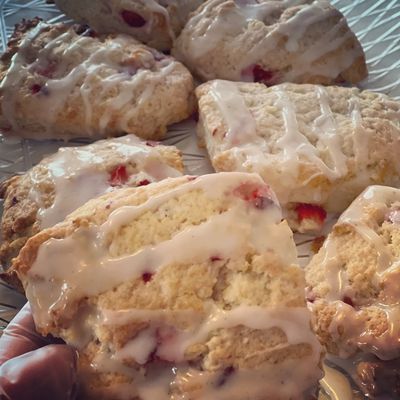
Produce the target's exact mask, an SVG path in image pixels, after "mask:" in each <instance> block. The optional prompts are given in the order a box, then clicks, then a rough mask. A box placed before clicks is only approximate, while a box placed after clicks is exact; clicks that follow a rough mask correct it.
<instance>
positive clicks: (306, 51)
mask: <svg viewBox="0 0 400 400" xmlns="http://www.w3.org/2000/svg"><path fill="white" fill-rule="evenodd" d="M172 54H173V55H174V56H175V57H177V58H178V59H179V60H181V61H182V62H183V63H184V64H185V65H186V66H187V67H188V68H189V69H190V70H191V71H192V72H193V73H194V74H196V75H197V76H198V77H199V78H201V79H203V80H205V81H206V80H211V79H227V80H232V81H245V82H262V83H265V84H266V85H275V84H278V83H281V82H295V83H318V84H326V85H329V84H333V83H337V82H343V81H346V82H350V83H356V82H359V81H361V80H362V79H364V78H365V77H366V76H367V73H368V72H367V67H366V64H365V56H364V52H363V49H362V47H361V45H360V43H359V42H358V40H357V38H356V36H355V35H354V33H353V32H352V31H351V30H350V28H349V27H348V25H347V22H346V19H345V18H344V16H343V15H342V14H341V13H340V12H339V11H338V10H337V9H336V8H334V7H333V6H331V5H330V4H329V2H328V1H325V0H316V1H310V0H300V1H296V0H289V1H270V0H246V1H235V0H208V1H207V2H206V3H205V4H203V5H202V6H200V7H199V8H198V9H197V10H196V11H195V12H194V13H193V14H192V16H191V18H190V19H189V21H188V23H187V24H186V26H185V28H184V29H183V31H182V33H181V35H180V36H179V38H178V39H177V40H176V42H175V44H174V48H173V51H172Z"/></svg>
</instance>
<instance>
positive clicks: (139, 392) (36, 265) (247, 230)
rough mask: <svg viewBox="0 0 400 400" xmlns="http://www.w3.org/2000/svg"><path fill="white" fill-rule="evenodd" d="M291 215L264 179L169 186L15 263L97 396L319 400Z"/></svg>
mask: <svg viewBox="0 0 400 400" xmlns="http://www.w3.org/2000/svg"><path fill="white" fill-rule="evenodd" d="M281 217H282V216H281V211H280V208H279V205H278V203H277V200H276V198H275V196H274V194H273V193H272V192H271V191H270V189H269V187H268V186H267V185H266V184H265V183H264V182H263V181H262V179H261V178H260V177H259V176H258V175H256V174H246V173H221V174H211V175H203V176H200V177H197V178H196V177H188V176H186V177H178V178H170V179H166V180H164V181H162V182H158V183H153V184H150V185H148V186H145V187H140V188H137V189H131V188H126V189H120V190H117V191H114V192H112V193H109V194H106V195H104V196H102V197H100V198H97V199H95V200H92V201H89V202H88V203H87V204H85V205H84V206H83V207H81V208H80V209H78V210H76V211H75V212H74V213H73V214H71V215H69V216H68V217H67V219H66V220H65V221H64V222H62V223H60V224H58V225H56V226H55V227H53V228H50V229H46V230H44V231H42V232H40V233H39V234H37V235H36V236H35V237H33V238H31V239H30V240H29V241H28V242H27V244H26V245H25V247H24V248H23V249H22V250H21V252H20V254H19V256H18V257H17V258H16V259H15V262H14V267H15V269H16V270H17V272H18V275H19V277H20V279H21V280H22V282H23V284H24V287H25V291H26V294H27V297H28V299H29V301H30V303H31V306H32V310H33V315H34V319H35V323H36V326H37V329H38V330H39V332H40V333H42V334H43V335H46V334H49V333H51V334H53V335H55V336H59V337H62V338H63V339H64V340H66V342H67V343H70V344H72V345H74V346H75V347H77V348H78V349H79V352H80V358H79V359H80V363H81V371H82V374H81V377H82V379H83V380H84V390H85V391H86V394H85V396H86V398H93V399H113V400H116V399H127V400H128V399H142V400H154V399H155V398H157V399H160V400H164V399H170V400H172V399H174V400H177V399H188V398H190V399H193V400H195V399H205V398H207V399H228V398H229V399H231V400H250V399H252V400H261V399H263V400H266V399H287V400H289V399H295V398H296V399H309V398H310V397H309V394H310V392H311V391H312V389H313V388H315V385H316V383H317V381H318V378H320V376H321V370H320V365H319V362H320V357H321V348H320V345H319V342H318V340H316V337H315V336H314V334H313V332H312V330H311V328H310V318H309V316H310V314H309V311H308V310H307V308H306V307H305V300H304V273H303V271H302V270H301V269H300V268H299V267H298V266H297V265H296V248H295V244H294V242H293V238H292V233H291V231H290V229H289V227H288V225H287V223H286V222H285V221H282V220H281ZM55 258H57V263H55V262H54V261H55ZM81 266H84V267H81ZM306 393H307V394H306Z"/></svg>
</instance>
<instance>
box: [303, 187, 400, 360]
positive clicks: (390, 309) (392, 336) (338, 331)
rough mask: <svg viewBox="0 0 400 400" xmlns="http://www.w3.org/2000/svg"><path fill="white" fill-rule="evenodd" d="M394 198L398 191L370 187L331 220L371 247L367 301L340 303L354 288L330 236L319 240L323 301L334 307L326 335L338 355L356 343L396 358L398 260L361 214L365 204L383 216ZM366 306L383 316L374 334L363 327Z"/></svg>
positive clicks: (399, 309) (399, 311) (398, 197)
mask: <svg viewBox="0 0 400 400" xmlns="http://www.w3.org/2000/svg"><path fill="white" fill-rule="evenodd" d="M399 200H400V191H399V190H398V189H394V188H390V187H384V186H370V187H369V188H367V189H366V190H365V191H364V192H363V193H362V194H361V195H360V196H359V197H358V198H357V199H356V200H354V202H353V203H352V204H351V206H350V207H349V208H348V209H347V210H346V211H345V212H344V213H343V214H342V216H341V217H340V218H339V220H338V222H337V225H350V226H351V227H352V228H353V229H354V230H355V231H356V233H357V234H358V235H360V236H361V237H362V238H363V239H364V240H365V241H366V242H367V243H368V244H370V245H372V247H373V248H374V250H375V251H376V254H377V261H376V271H375V274H374V276H373V277H372V278H371V279H373V280H375V281H376V286H377V287H380V294H379V298H378V299H377V300H376V301H374V302H373V303H372V304H364V305H361V306H360V307H359V308H358V307H353V306H352V305H349V304H346V303H344V302H343V299H344V298H345V297H346V296H349V297H350V298H351V297H352V293H353V291H354V289H353V288H352V286H351V283H350V282H349V281H348V279H347V274H346V272H345V271H344V270H343V269H342V262H341V261H340V259H339V257H338V251H337V249H336V245H335V241H334V238H333V237H330V236H328V238H327V239H326V241H325V243H324V246H323V249H322V251H323V254H324V259H323V261H322V266H323V268H324V273H325V280H326V282H327V283H328V285H329V291H328V293H327V294H326V295H325V296H324V299H326V300H329V301H331V302H333V304H334V305H335V308H336V314H335V315H334V317H333V319H332V323H331V325H330V326H329V333H330V334H331V335H332V339H333V340H338V341H340V343H341V344H340V356H342V357H347V356H349V355H351V354H353V353H354V351H355V348H357V347H358V348H359V349H361V350H362V351H365V352H370V353H373V354H375V355H377V356H378V357H380V358H381V359H392V358H396V357H398V356H399V354H400V350H399V340H400V339H399V338H400V323H399V321H400V305H399V295H398V287H395V286H396V282H398V279H399V276H400V261H399V260H398V259H397V258H396V257H395V256H394V255H393V254H392V252H391V251H390V250H389V247H388V246H387V244H386V243H385V242H384V239H383V238H382V237H381V236H380V235H379V234H378V233H377V232H376V228H375V227H374V221H370V222H369V221H368V216H367V215H366V207H368V206H373V207H374V209H375V210H376V212H379V213H380V214H382V215H385V214H386V213H387V212H388V211H389V210H390V208H391V207H392V205H393V203H395V202H397V201H399ZM394 223H395V222H394ZM318 301H321V300H317V303H318ZM322 301H325V300H322ZM317 303H315V304H317ZM310 307H311V308H313V307H314V305H313V304H310ZM366 310H369V311H370V312H377V313H383V314H384V318H385V319H386V322H387V323H388V329H387V330H386V331H385V332H384V333H383V334H381V335H380V336H376V333H374V332H372V331H369V330H368V328H367V327H366V324H367V318H368V316H367V314H366Z"/></svg>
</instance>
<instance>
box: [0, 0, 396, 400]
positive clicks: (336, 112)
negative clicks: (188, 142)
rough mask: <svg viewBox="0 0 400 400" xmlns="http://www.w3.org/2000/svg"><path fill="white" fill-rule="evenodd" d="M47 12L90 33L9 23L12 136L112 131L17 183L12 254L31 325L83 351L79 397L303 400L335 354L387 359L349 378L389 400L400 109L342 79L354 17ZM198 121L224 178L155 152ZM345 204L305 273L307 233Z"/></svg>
mask: <svg viewBox="0 0 400 400" xmlns="http://www.w3.org/2000/svg"><path fill="white" fill-rule="evenodd" d="M55 3H56V4H57V5H58V6H59V7H60V9H61V10H62V11H63V12H65V13H66V15H67V16H69V17H71V18H73V19H74V20H75V21H76V22H79V23H81V24H83V25H73V26H69V25H66V24H64V23H61V24H54V25H51V24H47V23H45V22H43V21H41V20H39V19H35V20H33V21H23V22H22V23H21V24H19V25H17V26H16V30H15V32H14V34H13V36H12V38H11V40H10V42H9V46H8V49H7V51H6V53H5V54H4V55H3V56H2V58H1V62H0V130H1V132H2V133H3V134H4V135H8V136H13V135H14V136H20V137H23V138H33V139H38V140H41V139H60V138H61V139H64V140H70V139H74V138H82V137H84V138H91V139H99V138H107V139H105V140H102V141H99V142H95V143H93V144H90V145H87V146H81V147H71V148H63V149H60V150H59V152H58V153H57V154H54V155H51V156H49V157H47V158H45V159H44V160H43V161H42V162H40V163H39V164H38V165H36V166H35V167H34V168H32V169H31V170H30V171H27V172H26V173H25V174H24V175H20V176H17V177H13V178H11V179H9V180H7V181H5V182H4V183H3V185H2V196H3V197H4V199H5V203H4V204H5V207H4V213H3V218H2V239H3V241H2V245H1V248H0V260H1V262H2V264H3V268H4V269H7V272H6V273H5V274H4V278H5V279H7V280H8V281H9V282H11V283H12V284H14V285H16V286H18V285H19V287H20V289H21V290H24V291H25V293H26V295H27V297H28V300H29V302H30V303H31V306H32V312H33V316H34V319H35V323H36V326H37V329H38V331H39V332H40V333H42V334H43V335H48V334H51V335H53V336H55V337H59V338H62V339H63V340H65V341H66V342H67V343H68V344H70V345H72V346H74V347H75V348H77V349H78V351H79V354H80V359H79V364H80V365H79V368H80V381H81V388H80V392H81V394H80V396H81V397H82V398H84V399H113V400H118V399H124V400H184V399H185V400H205V399H207V400H209V399H212V400H293V399H299V400H301V399H304V400H310V399H314V398H316V397H315V396H317V390H318V380H319V379H321V377H322V359H323V356H324V354H325V352H328V353H330V354H333V355H334V356H336V357H341V358H346V357H351V356H354V355H357V356H358V355H359V354H360V353H363V354H365V355H367V356H368V357H369V360H371V357H379V359H380V360H378V359H373V362H369V363H368V362H367V363H365V362H363V363H361V364H360V365H359V373H358V376H357V377H356V379H357V380H358V382H359V383H360V386H361V388H362V389H363V390H364V392H365V393H366V394H368V396H370V397H371V398H375V397H374V396H380V395H381V394H382V393H384V392H385V390H389V391H392V392H393V393H394V392H395V391H396V390H397V389H396V387H395V385H394V386H393V385H392V387H391V388H390V387H389V386H390V385H388V386H387V387H386V385H385V384H381V383H379V384H378V385H374V383H371V382H370V380H369V379H368V374H369V375H371V374H374V373H376V374H380V373H381V372H380V371H382V370H384V369H385V362H388V361H389V360H392V359H396V358H399V357H400V327H399V326H398V325H399V319H400V314H399V310H398V308H399V306H398V302H399V293H400V289H399V287H400V286H399V285H400V283H399V281H398V280H399V279H400V275H399V271H400V269H399V267H398V264H399V260H398V259H399V257H400V239H399V238H398V237H397V236H398V232H397V231H398V226H400V225H399V224H400V194H399V190H398V189H396V188H397V187H398V186H399V184H400V163H399V161H398V154H399V153H400V131H399V130H400V103H398V102H397V101H394V100H392V99H390V98H389V97H388V96H386V95H384V94H378V93H372V92H368V91H361V90H359V89H358V88H355V87H350V85H351V84H356V83H358V82H360V81H362V80H363V79H364V78H365V77H366V76H367V68H366V63H365V56H364V53H363V50H362V47H361V45H360V43H359V42H358V40H357V38H356V36H355V34H354V33H353V32H352V31H351V30H350V28H349V27H348V25H347V22H346V20H345V18H344V17H343V15H342V14H341V13H340V12H339V11H338V10H337V9H335V8H334V7H333V6H331V5H330V4H329V2H327V1H325V0H316V1H306V0H304V1H294V0H293V1H290V0H288V1H272V0H207V1H199V0H193V1H188V0H176V1H168V2H163V1H158V0H151V1H142V0H129V1H118V0H115V1H100V0H95V1H94V0H92V1H78V0H76V1H71V0H69V1H63V0H56V1H55ZM86 24H87V25H86ZM163 52H164V53H163ZM170 53H171V54H172V56H171V55H169V54H170ZM174 57H175V58H174ZM192 74H193V76H192ZM195 79H197V80H199V81H200V82H199V83H200V84H199V86H198V87H197V88H196V89H195V84H194V80H195ZM343 83H346V84H347V86H333V85H340V84H343ZM323 85H325V86H323ZM196 110H198V115H199V118H198V125H197V133H198V139H199V144H200V145H203V146H205V147H206V149H207V151H208V154H209V158H210V161H211V163H212V166H213V167H214V169H215V171H216V173H215V174H210V175H203V176H199V177H194V176H182V173H183V171H184V165H183V162H182V159H181V155H180V152H179V150H178V149H177V148H175V147H173V146H164V145H162V144H160V143H158V142H154V141H153V139H157V140H158V139H162V138H163V137H164V136H165V134H166V132H167V129H168V126H169V125H171V124H173V123H176V122H180V121H182V120H184V119H186V118H188V117H190V116H191V115H193V114H194V113H196ZM123 135H126V136H123ZM135 135H137V136H135ZM117 136H121V137H119V138H114V139H112V138H110V137H117ZM140 138H141V139H144V140H141V139H140ZM370 185H374V186H370ZM376 185H381V186H376ZM382 185H386V186H382ZM360 193H362V194H360ZM357 196H359V197H357ZM355 199H356V200H355ZM353 201H354V202H353ZM352 202H353V203H352ZM350 204H351V205H350ZM349 206H350V207H349ZM347 207H349V208H348V209H347V211H345V209H346V208H347ZM343 211H345V212H344V213H343V214H342V216H341V217H340V218H339V220H338V222H337V224H336V225H335V226H334V228H333V230H332V232H331V233H330V234H329V235H328V237H327V239H326V241H325V243H324V244H323V246H322V248H321V249H320V251H319V252H318V254H316V255H315V257H314V258H313V259H312V260H311V262H310V265H309V266H308V267H307V268H306V273H305V274H304V271H303V270H302V269H301V268H300V267H299V266H298V263H297V254H296V246H295V242H294V240H293V231H294V232H301V233H311V234H313V235H320V234H321V233H320V232H321V231H322V230H323V229H324V224H325V221H326V219H327V218H328V215H330V216H332V217H333V218H334V217H337V216H338V215H339V214H340V213H342V212H343ZM399 265H400V264H399ZM307 304H308V307H307ZM382 360H383V361H382ZM390 362H391V363H394V364H395V363H396V361H390ZM382 363H383V364H382ZM386 365H389V364H386ZM366 371H367V372H366ZM371 371H373V372H371ZM394 381H396V379H394ZM393 388H394V389H393ZM399 396H400V394H399ZM377 398H378V397H377Z"/></svg>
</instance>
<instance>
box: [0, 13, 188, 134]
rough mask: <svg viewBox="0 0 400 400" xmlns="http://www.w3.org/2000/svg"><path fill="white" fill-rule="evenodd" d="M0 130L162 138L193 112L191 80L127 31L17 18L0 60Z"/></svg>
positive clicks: (6, 131)
mask: <svg viewBox="0 0 400 400" xmlns="http://www.w3.org/2000/svg"><path fill="white" fill-rule="evenodd" d="M0 82H1V83H0V106H1V107H0V131H1V132H2V133H5V134H15V135H20V136H22V137H27V138H34V139H48V138H63V139H69V138H73V137H87V136H89V137H96V138H99V137H109V136H117V135H121V134H122V133H124V132H126V133H134V134H136V135H138V136H140V137H143V138H146V139H148V138H151V139H155V138H161V137H162V136H163V135H164V134H165V132H166V127H167V125H169V124H172V123H174V122H178V121H180V120H183V119H185V118H186V117H188V116H189V115H191V113H192V112H193V106H194V104H193V101H192V95H193V79H192V76H191V75H190V73H189V71H188V70H187V69H186V68H185V67H184V66H183V65H182V64H180V63H179V62H177V61H175V60H174V59H173V58H172V57H168V56H165V55H163V54H162V53H159V52H158V51H156V50H154V49H151V48H149V47H147V46H145V45H143V44H140V43H139V42H137V41H136V40H135V39H133V38H131V37H129V36H126V35H108V36H97V35H96V34H95V33H93V32H92V31H90V30H88V29H87V28H85V27H83V28H82V27H81V26H78V27H77V26H75V27H70V26H68V25H66V24H63V23H60V24H56V25H48V24H45V23H43V22H40V21H39V20H38V19H36V20H34V21H29V22H26V21H25V22H23V23H22V24H20V25H19V26H17V28H16V32H15V34H14V39H12V40H11V41H10V43H9V48H8V50H7V52H6V53H5V54H4V55H3V56H2V58H1V62H0Z"/></svg>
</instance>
